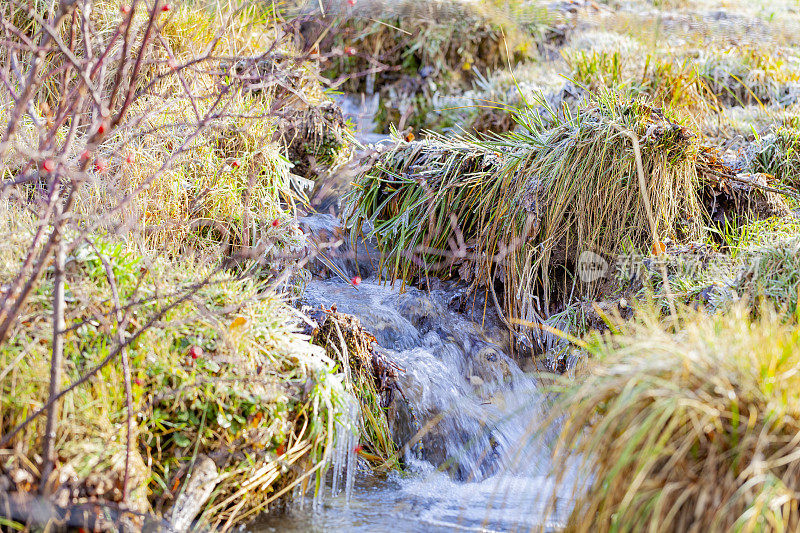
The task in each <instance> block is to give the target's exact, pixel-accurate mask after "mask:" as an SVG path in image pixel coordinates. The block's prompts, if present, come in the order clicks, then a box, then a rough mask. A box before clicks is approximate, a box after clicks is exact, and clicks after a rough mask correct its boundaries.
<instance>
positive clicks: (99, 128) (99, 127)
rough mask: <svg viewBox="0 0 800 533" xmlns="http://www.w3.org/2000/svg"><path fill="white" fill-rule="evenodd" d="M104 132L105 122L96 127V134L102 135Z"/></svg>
mask: <svg viewBox="0 0 800 533" xmlns="http://www.w3.org/2000/svg"><path fill="white" fill-rule="evenodd" d="M105 132H106V124H105V122H101V123H100V125H99V126H98V127H97V134H98V135H102V134H104V133H105Z"/></svg>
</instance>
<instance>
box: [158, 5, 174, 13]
mask: <svg viewBox="0 0 800 533" xmlns="http://www.w3.org/2000/svg"><path fill="white" fill-rule="evenodd" d="M170 9H172V8H170V7H169V4H164V5H163V6H161V11H163V12H164V13H166V12H167V11H169V10H170Z"/></svg>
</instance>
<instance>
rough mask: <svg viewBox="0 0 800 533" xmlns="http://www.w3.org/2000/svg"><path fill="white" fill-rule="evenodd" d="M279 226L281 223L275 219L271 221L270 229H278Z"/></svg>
mask: <svg viewBox="0 0 800 533" xmlns="http://www.w3.org/2000/svg"><path fill="white" fill-rule="evenodd" d="M280 225H281V221H280V220H278V219H277V218H276V219H275V220H273V221H272V227H273V228H277V227H278V226H280Z"/></svg>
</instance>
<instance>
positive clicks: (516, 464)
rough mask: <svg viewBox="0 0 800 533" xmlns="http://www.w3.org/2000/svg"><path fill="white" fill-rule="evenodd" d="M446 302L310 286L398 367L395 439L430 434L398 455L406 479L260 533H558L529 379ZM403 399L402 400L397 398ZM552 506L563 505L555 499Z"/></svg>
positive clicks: (367, 488)
mask: <svg viewBox="0 0 800 533" xmlns="http://www.w3.org/2000/svg"><path fill="white" fill-rule="evenodd" d="M452 298H453V294H452V293H451V292H450V291H448V290H445V289H440V290H434V291H421V290H417V289H413V288H412V289H408V290H406V291H405V292H403V293H401V292H400V291H399V290H398V289H397V288H393V287H391V286H388V285H381V284H378V283H377V282H376V281H374V280H366V281H364V282H362V283H361V284H360V285H359V286H358V287H357V288H355V287H352V286H351V285H349V284H346V283H344V282H342V281H338V280H328V281H313V282H311V283H310V285H309V287H308V289H307V293H306V299H307V302H308V304H309V305H312V306H315V307H318V306H319V305H323V306H324V307H326V308H329V307H330V306H331V305H334V304H335V305H336V306H337V310H338V311H339V312H344V313H349V314H353V315H355V316H357V317H359V318H360V319H361V321H362V323H363V325H364V327H365V328H366V329H367V330H368V331H370V332H372V333H373V334H374V335H375V337H376V339H377V341H378V344H379V345H380V348H379V349H380V350H381V351H383V352H384V354H385V355H386V356H387V357H388V358H389V359H390V360H391V361H393V362H394V363H395V364H397V365H398V366H399V367H401V368H402V369H403V372H401V373H399V385H400V389H401V390H402V393H403V394H402V396H399V395H396V396H395V398H394V404H395V405H397V404H399V405H400V406H401V407H400V408H399V409H395V410H394V411H393V412H394V417H393V418H394V428H393V429H394V432H395V437H396V439H397V440H398V441H399V442H408V441H409V440H410V439H412V437H413V436H414V434H415V433H416V432H417V431H419V429H420V428H423V427H426V426H428V429H427V431H426V432H425V434H424V436H422V439H421V440H422V444H421V445H417V446H414V447H411V448H410V449H408V450H407V451H406V454H405V462H406V465H407V468H406V470H407V471H406V472H405V473H403V474H392V475H390V476H389V477H388V479H380V478H377V477H374V476H372V475H370V474H369V473H367V472H361V473H357V474H356V476H355V477H356V480H355V487H354V489H353V492H352V494H351V496H350V498H349V499H348V498H347V497H346V493H345V492H342V493H341V494H339V495H338V496H329V497H328V498H323V500H322V502H321V504H320V505H319V506H317V508H316V509H313V508H312V507H311V504H310V503H308V502H307V503H306V506H305V508H301V509H295V510H294V511H292V512H291V513H290V515H289V516H283V517H276V518H272V519H269V520H267V521H266V522H264V523H262V524H260V525H259V527H258V530H259V531H264V532H266V531H453V530H463V531H517V530H520V531H527V530H530V529H532V528H537V527H539V526H541V525H544V526H546V529H555V528H556V526H557V524H558V522H559V520H560V519H561V518H563V517H562V516H559V515H560V514H561V513H559V515H556V516H554V517H551V518H550V519H549V520H548V521H547V522H545V520H544V517H543V510H542V507H543V505H544V503H545V502H546V500H547V498H549V497H551V496H552V494H553V486H552V483H551V482H550V481H549V480H548V477H547V472H548V470H549V468H550V462H549V451H548V449H547V448H546V446H545V445H544V442H545V441H546V439H547V435H537V430H538V429H539V427H540V425H541V422H542V420H543V419H544V418H546V416H547V410H546V401H545V398H544V396H543V395H542V393H541V391H540V389H539V385H538V382H537V379H536V376H535V375H534V374H528V373H525V372H523V371H522V370H521V369H520V368H519V366H518V365H517V364H516V363H515V361H514V360H513V359H511V358H510V357H508V356H507V355H506V354H505V353H504V352H503V350H502V349H501V345H500V344H499V343H498V342H495V341H493V339H491V338H490V336H489V335H488V334H487V332H486V331H485V330H483V329H482V328H481V327H480V326H479V325H478V324H475V323H473V322H471V321H469V320H467V319H466V318H464V317H463V316H462V315H461V314H459V313H456V312H453V311H451V310H450V309H449V308H448V303H449V302H450V301H451V300H452ZM403 396H404V398H403ZM557 507H558V508H560V509H562V510H567V509H568V508H569V501H568V499H567V498H564V497H561V496H559V499H558V505H557Z"/></svg>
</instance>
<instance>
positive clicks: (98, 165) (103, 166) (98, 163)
mask: <svg viewBox="0 0 800 533" xmlns="http://www.w3.org/2000/svg"><path fill="white" fill-rule="evenodd" d="M94 170H95V172H98V173H99V174H103V173H104V172H105V171H106V170H108V163H106V160H105V159H103V158H101V157H98V158H97V159H95V160H94Z"/></svg>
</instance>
